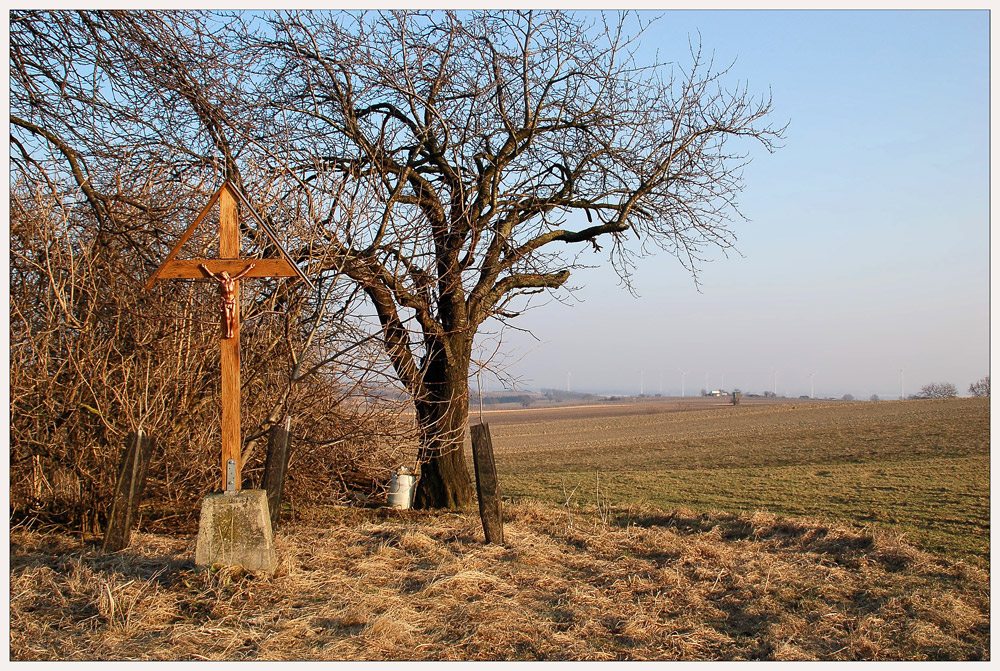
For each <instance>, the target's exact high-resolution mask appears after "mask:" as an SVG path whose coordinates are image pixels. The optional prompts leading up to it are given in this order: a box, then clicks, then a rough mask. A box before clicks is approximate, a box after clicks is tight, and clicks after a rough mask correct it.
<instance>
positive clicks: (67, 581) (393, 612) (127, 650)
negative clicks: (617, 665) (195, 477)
mask: <svg viewBox="0 0 1000 671" xmlns="http://www.w3.org/2000/svg"><path fill="white" fill-rule="evenodd" d="M611 512H612V514H611V516H610V518H609V523H608V524H607V525H605V524H603V523H601V522H600V519H599V517H598V514H597V510H596V508H593V509H586V508H583V509H576V510H574V511H573V525H572V528H571V527H570V525H569V520H568V517H567V511H566V509H565V508H562V509H561V508H559V507H558V506H555V505H551V504H542V503H535V502H522V503H514V504H509V505H508V506H507V508H506V513H507V518H508V520H507V525H506V537H507V539H508V544H507V546H506V547H500V546H495V545H484V544H483V543H482V540H481V539H482V536H481V529H480V526H479V521H478V519H477V518H476V516H475V515H473V514H469V515H457V514H452V513H418V512H412V511H410V512H392V511H385V510H361V509H349V508H312V509H308V510H306V511H304V512H303V515H302V516H300V517H299V519H298V520H297V521H295V522H294V523H291V524H289V525H287V526H285V527H283V528H282V529H281V530H280V531H279V533H278V537H277V540H276V543H277V545H278V550H279V553H280V556H281V558H282V559H281V563H280V566H279V569H278V572H277V573H276V575H275V576H273V577H272V576H266V575H262V574H254V573H246V572H243V571H241V570H240V569H232V568H224V569H219V570H215V571H200V572H199V571H195V570H194V568H193V567H192V566H191V558H192V555H193V544H194V538H193V537H192V536H166V535H151V534H144V533H140V534H136V535H135V536H134V537H133V542H132V546H131V548H130V549H129V550H127V551H126V552H124V553H119V554H116V555H110V556H101V555H99V554H97V553H96V551H95V546H94V544H93V543H86V544H82V545H81V543H80V541H79V540H74V539H72V538H71V537H68V536H62V535H43V534H38V533H29V532H23V531H15V532H14V533H12V535H11V598H10V626H11V639H10V640H11V657H12V658H14V659H20V660H51V659H74V660H94V659H101V660H112V659H131V660H135V659H170V660H190V659H211V660H244V659H256V660H285V659H324V660H346V659H371V660H389V659H397V660H398V659H403V660H430V659H434V660H449V659H548V660H558V659H564V660H609V659H636V660H638V659H799V660H802V659H839V660H845V659H942V658H946V659H987V658H988V657H989V614H988V613H989V580H988V575H987V574H986V573H985V572H984V571H982V570H981V569H979V568H976V567H974V566H971V565H969V564H965V563H962V562H958V563H952V562H949V561H946V560H942V559H939V558H936V557H934V556H931V555H928V554H925V553H922V552H920V551H918V550H916V549H914V548H913V547H911V546H909V545H907V544H906V543H904V542H902V541H901V540H900V539H899V538H898V537H894V536H892V535H889V534H886V533H884V532H873V531H871V530H859V529H856V528H847V527H840V526H831V525H820V524H817V523H814V522H809V521H805V520H801V519H790V518H778V517H775V516H773V515H770V514H767V513H763V512H756V513H752V514H750V513H745V514H740V515H731V514H722V513H716V514H705V513H695V512H693V511H687V510H675V511H673V512H670V513H665V512H663V511H660V510H657V509H654V508H649V507H643V508H635V507H633V508H631V509H617V510H613V511H611Z"/></svg>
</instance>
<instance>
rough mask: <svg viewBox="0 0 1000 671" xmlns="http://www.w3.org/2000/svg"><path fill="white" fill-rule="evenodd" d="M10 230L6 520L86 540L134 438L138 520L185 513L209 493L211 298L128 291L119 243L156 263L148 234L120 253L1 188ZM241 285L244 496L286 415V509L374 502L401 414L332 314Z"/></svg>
mask: <svg viewBox="0 0 1000 671" xmlns="http://www.w3.org/2000/svg"><path fill="white" fill-rule="evenodd" d="M197 195H199V194H194V196H193V197H195V201H196V202H197V198H196V196H197ZM63 197H64V198H68V196H66V195H64V196H63ZM202 202H204V201H202ZM166 205H169V206H170V209H173V210H174V211H180V212H188V211H189V210H190V209H191V208H190V206H189V205H188V206H185V204H184V203H180V202H174V203H169V204H165V208H164V209H165V210H166V209H167V207H166ZM10 221H11V256H10V262H11V298H10V301H11V374H10V388H11V448H10V459H11V512H12V514H13V515H14V517H15V519H18V520H21V519H27V520H34V521H44V522H48V523H57V524H63V525H69V526H72V527H75V528H78V529H82V530H87V531H98V530H99V529H100V528H101V525H102V523H103V518H104V515H105V512H106V511H105V505H106V502H107V501H108V500H109V499H110V494H111V488H112V487H113V485H114V477H115V472H114V470H115V464H116V460H117V458H118V452H119V450H120V448H121V445H122V444H123V441H124V438H125V436H126V434H128V433H129V432H131V431H134V430H136V429H138V428H143V429H145V430H146V431H147V432H149V433H150V434H152V435H154V436H155V437H156V439H157V450H156V452H155V454H154V456H153V461H152V464H151V467H150V472H149V482H148V485H147V489H146V499H147V501H148V502H149V503H150V506H151V508H152V510H151V511H150V512H153V513H154V514H165V513H166V512H167V511H173V513H174V514H182V515H187V514H191V513H193V512H195V507H196V501H197V499H198V498H199V497H200V496H201V495H203V494H204V493H205V492H207V491H212V490H214V489H216V488H217V486H218V468H219V466H218V461H219V457H218V445H219V444H220V437H219V407H218V397H219V385H220V381H219V349H218V345H217V337H218V329H219V326H218V313H217V309H218V308H217V299H216V296H215V292H213V291H211V290H207V289H205V288H204V287H203V286H200V285H197V284H194V283H190V282H176V283H172V282H165V283H162V285H161V286H158V287H157V288H156V290H155V291H150V292H142V291H141V290H140V287H141V284H142V283H143V281H144V280H145V278H146V276H147V275H148V273H149V268H148V265H147V264H146V263H144V261H145V260H144V259H143V258H142V257H141V255H139V254H137V253H136V252H135V249H134V248H133V247H132V244H130V242H131V243H138V244H140V245H141V244H142V243H143V242H147V243H148V244H149V245H150V247H153V248H156V245H155V240H153V239H151V238H152V236H154V235H156V229H155V228H154V227H149V228H147V229H145V230H133V231H132V233H131V237H132V240H131V241H130V240H128V239H126V237H125V236H121V235H107V234H103V233H102V232H101V230H100V227H99V226H98V225H96V223H95V222H94V221H93V219H92V218H91V217H90V216H89V215H88V212H87V211H86V210H80V209H76V208H71V207H65V206H64V205H63V204H62V203H61V202H60V197H59V195H58V194H53V193H52V192H48V191H46V190H43V189H41V188H38V187H33V186H29V185H27V184H25V183H21V184H18V185H17V186H16V187H14V188H13V189H12V192H11V214H10ZM160 223H161V224H162V225H163V226H164V227H167V228H168V229H169V223H170V222H166V221H164V222H160ZM176 225H177V224H176V223H175V224H174V226H176ZM167 239H168V240H169V239H170V238H169V237H167ZM252 284H254V285H256V286H251V287H249V290H248V291H246V292H245V296H244V301H245V303H246V304H247V309H246V312H245V328H244V329H243V333H242V342H241V348H242V359H243V369H244V370H243V380H242V381H243V394H244V397H245V398H247V399H252V401H251V402H249V403H246V406H247V411H246V412H245V413H244V417H243V429H244V434H243V435H245V436H247V438H248V439H247V442H246V445H245V449H244V457H245V460H246V471H247V478H248V481H247V482H246V483H245V485H249V486H252V485H253V484H254V483H255V482H259V480H260V477H261V474H262V473H261V472H262V470H263V459H264V455H265V450H264V449H263V445H264V440H265V437H266V434H267V430H268V429H269V428H270V426H271V425H273V424H274V423H276V422H277V421H278V420H279V419H280V417H281V416H283V415H284V414H285V413H290V414H291V415H292V416H293V422H294V424H293V445H292V450H293V457H292V460H291V463H290V466H289V468H290V483H291V484H290V486H289V492H288V497H291V500H298V501H305V500H331V499H336V500H345V497H346V491H347V490H351V489H353V490H356V491H360V492H362V493H363V494H364V495H365V496H372V495H374V494H377V493H378V491H379V489H380V487H381V486H382V483H383V482H384V481H385V480H387V479H388V475H387V473H388V471H389V470H390V469H391V468H392V467H393V466H395V465H396V464H397V463H399V462H402V461H405V460H406V459H407V458H408V457H407V455H406V454H405V449H406V446H407V444H408V443H407V437H408V436H409V435H410V433H411V430H410V426H411V425H412V421H411V420H410V419H409V418H408V417H407V416H405V415H402V414H401V412H400V410H401V407H402V401H400V400H398V399H395V398H393V397H392V396H391V395H389V394H387V393H386V390H384V389H380V388H377V387H375V386H373V385H372V377H373V375H375V374H377V373H378V370H379V369H378V367H377V362H375V363H373V362H372V361H371V360H369V359H366V357H367V356H368V354H369V352H367V351H364V348H363V347H358V346H357V343H358V340H359V339H358V337H357V334H356V333H355V332H354V331H352V330H351V329H350V328H349V327H348V326H347V325H346V324H345V323H344V322H343V319H342V316H343V315H333V316H327V317H326V318H324V316H323V314H322V313H320V312H318V311H317V310H316V301H310V299H309V297H305V296H302V295H301V292H300V293H296V292H295V289H294V288H291V289H289V288H288V287H286V286H284V285H279V284H278V283H275V282H260V283H256V282H255V283H252ZM326 296H327V297H329V292H328V293H327V294H326ZM344 350H348V351H347V352H344ZM338 353H339V356H338ZM331 355H332V356H331ZM348 371H349V372H348ZM348 399H351V400H348ZM288 497H286V500H288Z"/></svg>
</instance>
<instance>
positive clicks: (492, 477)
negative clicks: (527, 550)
mask: <svg viewBox="0 0 1000 671" xmlns="http://www.w3.org/2000/svg"><path fill="white" fill-rule="evenodd" d="M469 432H470V434H471V436H472V461H473V464H474V466H475V470H476V493H477V494H478V495H479V516H480V517H481V518H482V520H483V532H484V533H485V534H486V542H487V543H497V544H501V545H502V544H503V514H502V513H501V510H500V485H499V482H498V481H497V467H496V462H495V461H494V460H493V439H492V438H491V437H490V425H489V424H482V423H480V424H476V425H475V426H472V427H469Z"/></svg>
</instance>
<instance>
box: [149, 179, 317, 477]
mask: <svg viewBox="0 0 1000 671" xmlns="http://www.w3.org/2000/svg"><path fill="white" fill-rule="evenodd" d="M216 202H218V204H219V258H217V259H192V260H186V261H180V260H175V259H174V257H175V256H176V255H177V253H178V252H179V251H180V248H181V247H182V246H183V245H184V243H185V242H187V240H188V239H189V238H190V237H191V234H192V233H194V231H195V229H196V228H198V225H199V224H200V223H201V221H202V220H203V219H204V218H205V216H206V215H207V214H208V212H209V211H210V210H211V209H212V206H213V205H215V203H216ZM241 202H242V203H243V205H244V209H245V210H247V211H248V212H249V213H250V214H251V215H253V217H254V218H255V219H256V220H257V222H258V223H259V224H260V225H261V226H262V227H263V228H264V230H265V232H266V233H267V235H268V236H269V237H270V239H271V242H272V243H273V244H274V245H275V246H276V247H277V248H278V251H279V252H280V253H281V254H282V256H283V257H284V258H280V259H240V219H239V204H240V203H241ZM244 277H299V278H301V279H303V280H304V281H305V282H306V284H307V285H308V286H309V287H310V288H312V283H311V282H309V280H308V278H306V276H305V275H303V274H302V271H300V270H299V269H298V267H297V266H296V265H295V264H294V263H293V262H292V260H291V257H290V256H289V255H288V252H286V251H285V250H284V248H283V247H282V246H281V244H280V243H278V240H277V238H276V236H275V235H274V231H273V230H271V228H270V226H268V225H267V223H265V222H264V221H263V220H262V219H261V218H260V217H259V216H257V213H256V212H255V211H254V208H253V207H251V206H250V204H249V203H248V202H247V201H246V199H245V198H244V197H243V195H242V194H241V193H240V192H239V191H238V190H237V189H236V188H235V187H233V186H232V185H231V184H230V183H229V182H226V183H225V184H223V185H222V187H221V188H220V189H219V190H218V191H217V192H216V193H215V195H214V196H212V198H211V199H210V200H209V201H208V205H206V206H205V208H204V209H203V210H202V211H201V213H200V214H199V215H198V217H197V218H196V219H195V220H194V223H192V224H191V225H190V226H189V227H188V229H187V230H186V231H185V232H184V235H183V236H181V239H180V240H179V241H178V242H177V244H176V245H174V248H173V249H171V250H170V253H169V254H167V258H165V259H164V260H163V263H161V264H160V267H159V268H157V269H156V272H155V273H153V276H152V277H150V278H149V281H148V282H147V283H146V286H145V287H144V288H145V289H149V288H150V287H151V286H152V285H153V282H155V281H156V280H157V279H167V278H179V279H202V280H203V279H213V280H215V281H216V282H218V283H219V289H220V296H221V306H220V307H221V310H220V312H221V313H222V314H221V331H222V333H221V339H220V347H221V350H222V351H221V355H222V356H221V362H222V490H223V491H226V490H227V489H229V487H228V486H227V484H228V483H227V480H228V477H227V476H228V466H229V462H230V460H232V461H233V462H234V464H235V466H236V469H235V478H234V480H235V482H234V487H235V489H236V490H239V489H241V487H242V464H241V460H242V445H243V443H242V440H241V439H240V285H239V280H240V279H241V278H244Z"/></svg>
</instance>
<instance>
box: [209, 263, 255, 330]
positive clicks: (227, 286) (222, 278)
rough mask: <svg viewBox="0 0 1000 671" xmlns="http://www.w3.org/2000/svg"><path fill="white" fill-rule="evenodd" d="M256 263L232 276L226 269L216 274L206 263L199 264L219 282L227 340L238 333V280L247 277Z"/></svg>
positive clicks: (223, 323)
mask: <svg viewBox="0 0 1000 671" xmlns="http://www.w3.org/2000/svg"><path fill="white" fill-rule="evenodd" d="M256 265H257V264H256V263H251V264H250V265H249V266H247V267H246V268H244V269H243V270H241V271H240V272H238V273H237V274H235V275H233V276H232V277H230V276H229V273H228V272H226V271H225V270H223V271H222V272H220V273H219V274H218V275H216V274H215V273H213V272H212V271H211V270H209V269H208V266H206V265H205V264H204V263H199V264H198V267H199V268H201V269H202V270H204V271H205V272H206V273H207V274H208V276H209V277H210V278H212V279H213V280H215V281H216V282H218V283H219V298H220V300H221V303H222V305H221V307H222V325H223V331H222V337H223V338H225V339H227V340H228V339H229V338H232V337H233V335H234V334H235V333H236V320H237V319H238V318H239V317H238V315H239V310H238V307H239V306H238V305H237V301H239V285H238V284H237V282H239V281H240V280H241V279H243V278H244V277H246V275H247V273H249V272H250V271H251V270H253V269H254V266H256Z"/></svg>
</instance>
